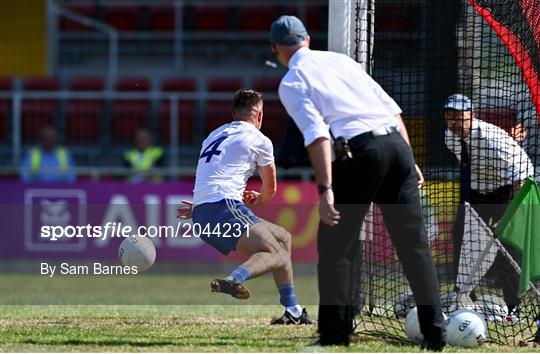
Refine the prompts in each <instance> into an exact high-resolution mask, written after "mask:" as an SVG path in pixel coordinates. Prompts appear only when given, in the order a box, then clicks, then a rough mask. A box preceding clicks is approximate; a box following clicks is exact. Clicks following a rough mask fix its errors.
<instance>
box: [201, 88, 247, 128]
mask: <svg viewBox="0 0 540 354" xmlns="http://www.w3.org/2000/svg"><path fill="white" fill-rule="evenodd" d="M242 86H243V84H242V80H241V79H240V78H225V77H222V78H209V79H208V80H207V82H206V89H207V91H209V92H222V93H223V92H226V93H228V94H230V95H231V99H230V100H210V101H208V102H206V107H205V113H204V121H205V133H206V134H208V133H210V132H211V131H212V130H214V129H216V128H217V127H219V126H221V125H223V124H224V123H226V122H229V121H230V120H231V111H232V98H233V97H232V93H233V92H234V91H236V90H238V89H240V88H241V87H242Z"/></svg>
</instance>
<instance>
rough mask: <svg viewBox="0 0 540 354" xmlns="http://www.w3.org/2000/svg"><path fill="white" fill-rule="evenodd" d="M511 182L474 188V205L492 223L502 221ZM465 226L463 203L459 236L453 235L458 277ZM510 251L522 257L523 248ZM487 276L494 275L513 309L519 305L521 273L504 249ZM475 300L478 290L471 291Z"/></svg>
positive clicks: (510, 194)
mask: <svg viewBox="0 0 540 354" xmlns="http://www.w3.org/2000/svg"><path fill="white" fill-rule="evenodd" d="M512 190H513V187H512V186H511V185H508V186H504V187H501V188H498V189H496V190H494V191H493V192H490V193H486V194H482V193H479V192H478V191H475V190H471V198H470V199H471V200H470V203H471V206H472V208H473V209H474V210H475V211H476V212H477V213H478V216H480V217H481V218H482V220H484V222H485V223H486V224H487V225H488V226H493V224H495V223H497V222H499V221H500V219H501V218H502V216H503V215H504V212H505V211H506V208H507V207H508V203H509V202H510V200H511V199H512ZM464 227H465V211H464V206H463V204H462V203H461V204H460V205H459V209H458V214H457V217H456V223H455V226H454V229H455V233H454V234H455V236H454V237H453V246H454V264H453V265H454V278H455V279H456V278H457V275H458V272H459V260H460V253H461V245H462V243H463V233H464ZM508 252H509V253H510V255H511V256H512V257H513V258H514V260H516V261H517V262H519V261H520V255H519V252H517V251H515V250H514V249H513V248H509V249H508ZM485 277H488V278H491V279H492V282H493V284H494V285H496V286H498V287H500V288H501V289H502V291H503V299H504V301H505V303H506V305H507V306H508V309H509V311H510V312H511V311H512V310H513V309H514V308H515V307H516V306H517V305H519V302H520V300H519V296H518V289H519V275H518V274H517V273H516V272H515V270H514V268H513V267H512V266H511V264H510V262H509V261H508V259H507V258H506V257H505V256H504V255H503V254H502V253H501V252H500V251H497V255H496V256H495V259H494V261H493V264H492V265H491V267H490V268H489V270H488V271H487V273H486V275H485ZM470 297H471V299H472V300H473V301H476V293H475V292H474V291H472V292H471V295H470Z"/></svg>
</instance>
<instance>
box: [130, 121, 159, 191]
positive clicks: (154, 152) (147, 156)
mask: <svg viewBox="0 0 540 354" xmlns="http://www.w3.org/2000/svg"><path fill="white" fill-rule="evenodd" d="M123 159H124V164H125V165H126V166H127V167H129V168H131V174H130V176H129V180H130V181H131V182H141V181H159V180H161V176H160V174H159V173H158V171H157V169H156V168H159V167H162V166H163V148H161V147H158V146H153V145H152V134H151V133H150V131H149V130H148V129H146V128H141V129H139V130H137V132H136V133H135V148H134V149H131V150H129V151H126V152H125V153H124V156H123Z"/></svg>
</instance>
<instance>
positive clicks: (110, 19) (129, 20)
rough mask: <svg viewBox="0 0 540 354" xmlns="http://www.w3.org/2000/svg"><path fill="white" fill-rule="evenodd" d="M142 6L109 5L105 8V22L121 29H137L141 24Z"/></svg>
mask: <svg viewBox="0 0 540 354" xmlns="http://www.w3.org/2000/svg"><path fill="white" fill-rule="evenodd" d="M139 14H140V7H139V6H137V5H129V4H124V5H113V4H111V5H109V6H107V7H106V8H105V22H107V23H108V24H110V25H111V26H113V27H115V28H116V29H117V30H120V31H135V30H137V28H138V26H139Z"/></svg>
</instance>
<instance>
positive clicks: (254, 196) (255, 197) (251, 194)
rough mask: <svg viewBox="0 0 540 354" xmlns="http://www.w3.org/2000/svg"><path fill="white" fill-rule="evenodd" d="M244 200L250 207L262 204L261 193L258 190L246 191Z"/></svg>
mask: <svg viewBox="0 0 540 354" xmlns="http://www.w3.org/2000/svg"><path fill="white" fill-rule="evenodd" d="M242 201H243V202H244V204H245V205H246V206H247V207H248V208H253V207H254V206H257V205H259V204H262V201H261V193H259V192H256V191H244V194H243V196H242Z"/></svg>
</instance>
